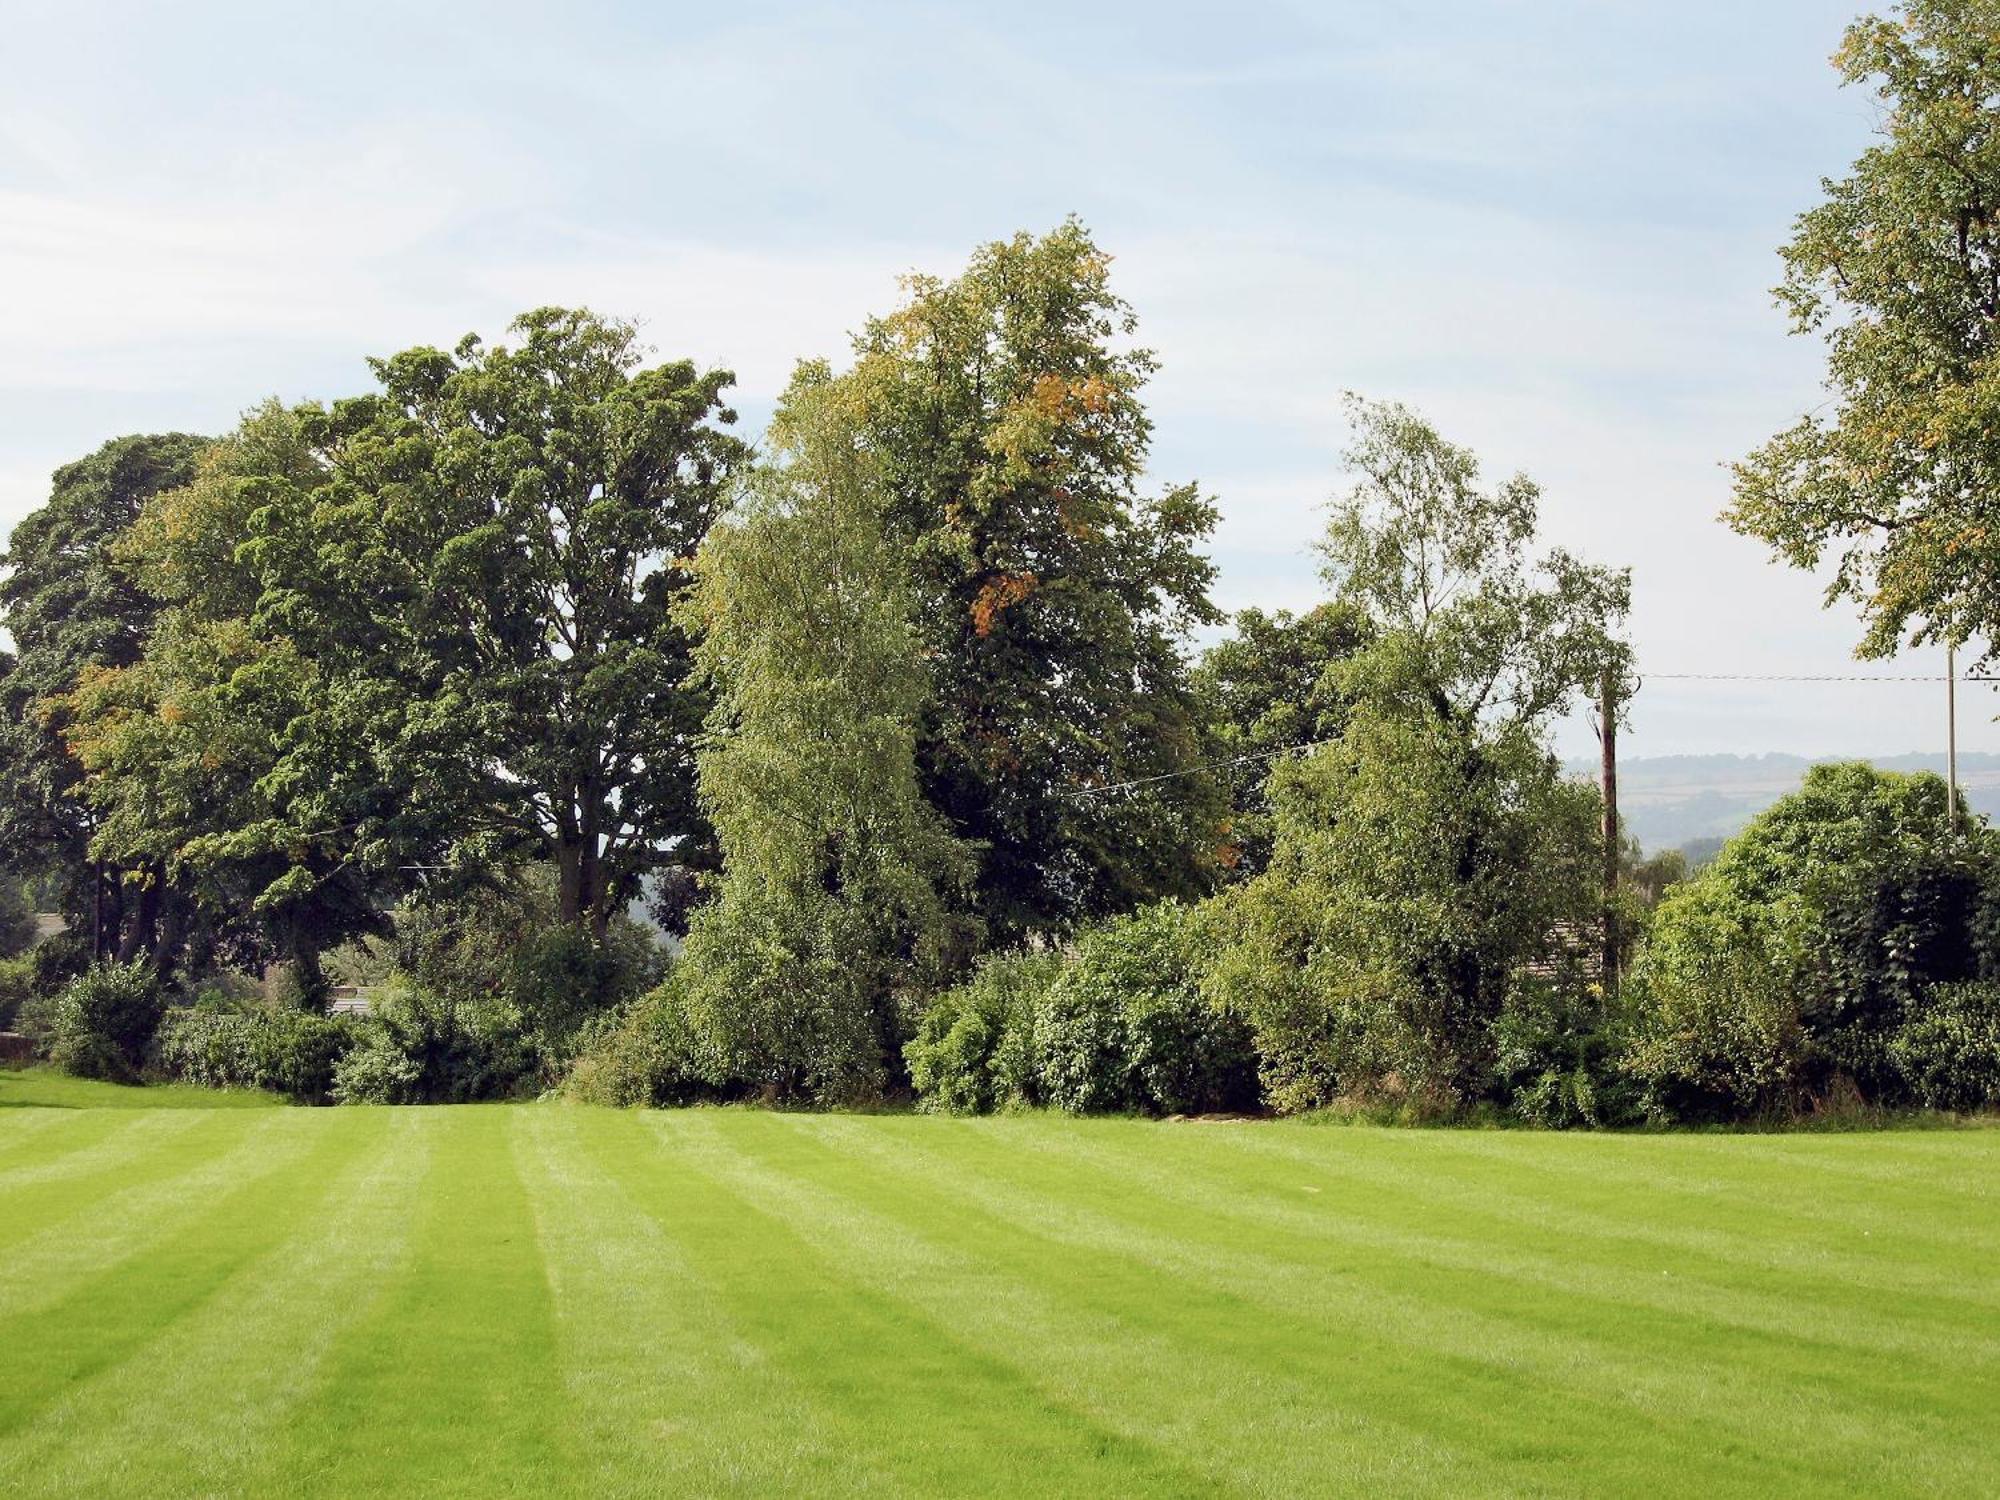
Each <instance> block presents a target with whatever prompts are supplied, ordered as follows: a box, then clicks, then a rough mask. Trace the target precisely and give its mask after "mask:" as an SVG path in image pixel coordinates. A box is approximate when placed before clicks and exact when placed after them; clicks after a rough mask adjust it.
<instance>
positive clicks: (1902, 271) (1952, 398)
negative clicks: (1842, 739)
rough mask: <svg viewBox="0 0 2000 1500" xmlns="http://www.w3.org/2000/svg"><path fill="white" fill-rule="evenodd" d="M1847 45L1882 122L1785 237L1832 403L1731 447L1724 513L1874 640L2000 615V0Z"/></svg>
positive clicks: (1790, 302) (1937, 635) (1876, 22)
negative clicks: (1817, 574) (1816, 578)
mask: <svg viewBox="0 0 2000 1500" xmlns="http://www.w3.org/2000/svg"><path fill="white" fill-rule="evenodd" d="M1834 62H1835V65H1836V66H1837V67H1838V68H1839V70H1840V74H1841V77H1842V79H1843V80H1844V81H1845V82H1846V83H1848V84H1850V85H1858V84H1872V86H1873V88H1874V91H1875V93H1876V96H1877V97H1878V98H1879V99H1880V100H1881V102H1882V114H1881V126H1880V139H1879V140H1878V141H1877V143H1876V144H1875V145H1873V146H1871V147H1870V148H1869V149H1868V150H1867V151H1865V152H1864V153H1863V154H1862V155H1861V157H1860V159H1859V160H1857V161H1856V162H1855V163H1854V166H1853V169H1852V170H1851V171H1850V172H1849V173H1848V175H1847V176H1845V177H1842V178H1839V179H1835V180H1829V181H1828V182H1826V183H1825V194H1826V196H1825V199H1824V201H1823V202H1821V203H1819V204H1818V205H1816V206H1815V207H1813V208H1811V209H1809V210H1808V211H1807V212H1805V213H1803V214H1801V215H1800V216H1799V218H1798V220H1797V223H1796V225H1795V228H1794V232H1793V236H1792V239H1791V241H1790V243H1789V244H1787V245H1786V246H1785V247H1784V252H1783V253H1784V258H1785V278H1784V280H1783V282H1782V283H1781V284H1780V285H1779V287H1778V289H1777V296H1778V299H1779V302H1780V304H1781V305H1782V306H1783V307H1784V308H1785V309H1786V310H1787V311H1788V312H1789V313H1790V315H1791V319H1792V323H1793V326H1794V328H1795V329H1796V330H1797V331H1798V332H1800V333H1816V334H1818V335H1820V336H1821V337H1822V338H1823V339H1824V340H1825V343H1826V347H1827V387H1828V392H1829V398H1830V399H1829V400H1828V401H1827V402H1826V403H1825V405H1824V407H1823V408H1821V409H1817V410H1815V411H1814V412H1812V413H1810V414H1808V415H1807V416H1806V417H1804V418H1802V419H1801V420H1800V421H1799V422H1798V423H1797V424H1796V425H1794V426H1793V427H1791V428H1789V429H1787V430H1786V431H1784V432H1781V433H1779V434H1778V435H1777V436H1775V437H1773V438H1772V439H1771V440H1770V441H1769V442H1768V443H1766V444H1765V445H1764V446H1763V447H1762V448H1760V449H1758V450H1757V451H1756V452H1755V453H1753V454H1751V455H1750V456H1749V457H1747V458H1746V459H1744V460H1743V461H1742V462H1741V463H1739V464H1738V465H1737V466H1736V495H1735V501H1734V504H1733V505H1732V506H1731V508H1730V510H1729V511H1728V520H1729V522H1730V524H1731V525H1733V526H1734V527H1736V529H1737V530H1739V531H1741V532H1743V533H1745V534H1746V535H1749V536H1754V537H1758V538H1761V539H1762V540H1764V541H1766V542H1768V543H1769V544H1770V545H1771V546H1772V548H1773V549H1774V550H1775V551H1776V552H1777V553H1778V554H1779V556H1781V557H1783V558H1784V559H1785V560H1786V561H1788V562H1790V563H1792V564H1794V565H1795V566H1798V567H1801V568H1811V567H1816V566H1818V565H1820V564H1821V562H1822V561H1823V560H1825V559H1828V558H1829V557H1830V558H1831V559H1833V561H1834V563H1835V571H1834V575H1833V579H1832V582H1831V584H1830V587H1829V599H1850V600H1852V601H1854V602H1855V603H1856V604H1858V605H1859V606H1860V608H1861V610H1862V615H1863V620H1864V623H1865V633H1864V635H1863V637H1862V641H1861V650H1862V651H1863V653H1865V654H1868V655H1875V656H1882V655H1888V654H1890V653H1891V652H1893V651H1895V650H1896V649H1897V648H1898V646H1900V645H1901V644H1902V643H1903V641H1904V640H1905V639H1909V640H1912V641H1918V642H1921V641H1927V640H1944V641H1950V642H1954V643H1960V642H1964V641H1966V640H1968V639H1971V638H1973V637H1976V636H1977V637H1984V638H1986V639H1987V640H1989V641H1990V640H1991V639H1993V638H1994V636H1995V633H1996V626H2000V567H1996V562H1997V561H2000V439H1997V438H1996V434H2000V342H1996V335H2000V221H1996V217H1995V216H1996V213H2000V4H1996V3H1995V0H1910V3H1908V4H1906V5H1904V6H1903V7H1902V9H1901V11H1900V13H1899V14H1898V15H1897V16H1895V17H1894V18H1890V19H1884V18H1882V17H1879V16H1869V17H1865V18H1863V19H1862V20H1859V21H1857V22H1855V23H1854V25H1853V26H1852V27H1850V28H1849V29H1848V31H1847V34H1846V38H1845V40H1844V41H1843V42H1842V44H1841V48H1840V51H1839V52H1838V53H1837V54H1836V55H1835V58H1834Z"/></svg>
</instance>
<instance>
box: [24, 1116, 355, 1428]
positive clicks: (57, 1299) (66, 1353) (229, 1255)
mask: <svg viewBox="0 0 2000 1500" xmlns="http://www.w3.org/2000/svg"><path fill="white" fill-rule="evenodd" d="M264 1118H267V1119H268V1118H273V1117H271V1116H266V1117H264ZM275 1119H277V1120H279V1121H287V1122H293V1123H291V1126H290V1129H289V1131H287V1132H284V1134H286V1135H289V1137H290V1139H289V1140H287V1139H282V1138H279V1137H280V1132H279V1131H278V1130H277V1129H276V1128H275V1127H272V1128H266V1129H262V1130H251V1131H246V1132H245V1133H244V1137H243V1139H242V1141H241V1143H240V1144H239V1146H238V1147H237V1149H235V1150H233V1151H228V1152H224V1153H222V1154H221V1155H219V1156H214V1157H211V1158H209V1159H208V1161H207V1163H206V1164H205V1167H204V1168H201V1169H197V1170H196V1171H193V1172H189V1173H185V1174H183V1175H182V1176H180V1177H179V1178H177V1179H175V1180H174V1181H173V1182H172V1183H170V1184H164V1185H162V1186H161V1187H158V1188H149V1189H144V1190H139V1191H143V1192H145V1193H147V1194H148V1195H149V1196H148V1197H147V1198H146V1199H145V1200H144V1206H145V1208H146V1209H148V1210H150V1211H151V1212H152V1213H153V1214H156V1215H158V1216H159V1217H160V1218H161V1219H163V1220H170V1221H171V1222H172V1223H173V1225H174V1226H175V1227H174V1228H172V1229H171V1230H170V1231H169V1232H166V1233H160V1234H148V1233H147V1230H148V1229H150V1228H153V1227H154V1226H152V1225H149V1224H148V1223H146V1222H145V1220H144V1219H143V1218H140V1217H138V1216H137V1215H135V1214H134V1213H132V1212H130V1211H129V1210H130V1209H131V1208H132V1207H133V1205H128V1206H127V1207H128V1212H127V1213H126V1214H125V1215H124V1216H123V1218H122V1220H114V1221H112V1223H111V1224H108V1225H107V1226H106V1227H105V1230H104V1231H101V1232H108V1233H114V1234H116V1233H121V1232H122V1234H123V1235H124V1236H127V1238H126V1239H125V1242H124V1243H123V1244H120V1245H118V1246H117V1249H116V1251H114V1253H113V1256H112V1258H111V1269H110V1270H108V1271H104V1270H101V1269H100V1266H99V1264H98V1262H97V1258H96V1257H84V1256H76V1257H72V1258H71V1259H70V1260H69V1261H68V1262H67V1263H64V1262H62V1261H59V1260H58V1261H55V1262H54V1263H53V1266H52V1268H51V1271H50V1274H51V1275H52V1276H53V1277H54V1278H55V1279H54V1281H53V1285H45V1286H41V1287H39V1288H38V1290H39V1291H40V1292H41V1293H42V1296H41V1297H40V1298H39V1299H37V1305H36V1306H35V1307H34V1309H33V1310H32V1311H27V1312H16V1311H15V1310H14V1309H15V1307H16V1306H17V1303H16V1302H15V1300H14V1299H13V1298H12V1297H11V1296H0V1349H4V1350H5V1351H6V1352H7V1378H6V1380H5V1382H4V1384H0V1435H4V1434H6V1433H8V1432H11V1431H12V1430H14V1429H16V1428H18V1427H20V1426H21V1425H22V1424H23V1423H25V1422H26V1421H28V1420H29V1418H31V1417H32V1416H33V1415H34V1414H35V1413H36V1412H38V1411H39V1410H41V1409H42V1408H43V1407H44V1406H46V1405H47V1404H48V1403H50V1402H51V1401H53V1400H55V1399H56V1398H57V1397H59V1396H60V1395H62V1394H63V1393H64V1392H66V1391H67V1390H69V1389H70V1388H71V1387H73V1386H75V1385H77V1384H78V1383H80V1382H82V1381H84V1380H87V1379H89V1378H90V1377H92V1376H94V1375H95V1374H97V1373H98V1372H99V1371H101V1370H103V1369H106V1368H108V1367H109V1366H111V1365H114V1364H116V1363H117V1362H118V1361H120V1360H122V1359H125V1358H128V1357H129V1356H130V1355H132V1354H133V1353H134V1352H135V1351H137V1350H139V1349H142V1348H144V1347H145V1345H146V1344H147V1343H149V1342H150V1341H151V1340H153V1339H154V1338H157V1337H158V1336H159V1335H160V1334H161V1332H162V1331H163V1330H165V1329H166V1328H167V1327H168V1326H169V1325H171V1324H172V1323H173V1322H174V1321H175V1320H176V1319H178V1318H181V1317H183V1316H185V1315H186V1314H187V1313H189V1312H190V1311H192V1310H193V1309H194V1308H196V1307H198V1306H200V1305H201V1304H202V1303H203V1302H205V1301H206V1300H207V1299H209V1298H211V1297H214V1296H216V1295H217V1294H218V1293H220V1292H221V1291H222V1290H223V1289H224V1288H225V1287H226V1286H228V1284H229V1283H230V1281H231V1279H232V1278H233V1277H234V1276H235V1275H236V1274H237V1272H238V1271H240V1270H241V1269H242V1268H243V1267H244V1266H246V1265H249V1264H251V1263H253V1262H254V1261H256V1260H257V1259H259V1258H260V1257H261V1256H262V1255H263V1254H264V1253H265V1252H266V1251H267V1250H269V1249H270V1248H271V1247H272V1246H273V1245H275V1244H278V1243H280V1242H281V1241H282V1240H283V1239H284V1238H285V1237H286V1235H287V1234H288V1232H289V1225H290V1224H291V1223H292V1219H293V1215H295V1214H299V1213H305V1212H311V1211H323V1206H324V1205H325V1203H326V1200H327V1198H328V1195H329V1183H330V1180H331V1179H332V1178H333V1177H334V1176H336V1175H337V1174H338V1173H339V1171H340V1169H341V1168H342V1167H343V1166H344V1165H345V1164H346V1163H347V1162H349V1161H351V1160H353V1159H354V1158H355V1157H356V1156H358V1155H359V1154H361V1153H362V1152H363V1151H364V1150H365V1149H366V1147H367V1141H368V1136H367V1134H366V1133H364V1132H361V1131H332V1130H323V1129H315V1128H314V1122H313V1121H312V1120H311V1118H310V1117H309V1116H307V1115H305V1114H304V1113H303V1112H301V1113H299V1114H294V1115H279V1116H275ZM260 1147H261V1148H262V1149H259V1148H260ZM287 1147H291V1148H292V1149H290V1150H287V1149H286V1148H287ZM231 1168H233V1170H232V1169H231ZM135 1240H136V1241H138V1242H140V1243H139V1244H138V1245H137V1246H135V1244H134V1243H133V1242H134V1241H135ZM82 1243H85V1244H89V1243H92V1242H91V1241H88V1240H85V1241H83V1242H82ZM118 1252H123V1253H118ZM142 1252H143V1253H142ZM43 1260H44V1264H48V1263H49V1260H50V1258H49V1257H44V1258H43ZM4 1270H5V1271H7V1272H9V1273H17V1274H18V1273H20V1272H21V1270H22V1265H21V1263H20V1262H18V1261H17V1262H12V1263H9V1264H8V1265H6V1266H5V1267H4ZM65 1272H66V1273H68V1274H67V1275H66V1276H65V1275H64V1274H63V1273H65ZM9 1279H10V1280H11V1279H16V1275H10V1277H9Z"/></svg>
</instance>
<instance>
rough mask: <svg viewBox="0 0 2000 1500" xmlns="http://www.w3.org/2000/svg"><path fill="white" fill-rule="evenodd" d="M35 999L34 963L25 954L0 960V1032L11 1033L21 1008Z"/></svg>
mask: <svg viewBox="0 0 2000 1500" xmlns="http://www.w3.org/2000/svg"><path fill="white" fill-rule="evenodd" d="M34 997H35V961H34V959H32V958H31V957H29V956H28V955H27V954H25V953H24V954H22V955H21V956H20V957H19V958H0V1031H13V1030H15V1029H16V1026H17V1022H18V1020H19V1017H20V1015H21V1011H22V1008H23V1007H24V1006H26V1005H27V1004H28V1003H29V1002H30V1001H31V1000H33V999H34Z"/></svg>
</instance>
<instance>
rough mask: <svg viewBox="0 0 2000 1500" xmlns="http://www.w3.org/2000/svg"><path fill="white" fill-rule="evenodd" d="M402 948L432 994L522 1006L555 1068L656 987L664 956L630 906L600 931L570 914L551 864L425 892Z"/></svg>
mask: <svg viewBox="0 0 2000 1500" xmlns="http://www.w3.org/2000/svg"><path fill="white" fill-rule="evenodd" d="M395 954H396V959H397V965H398V967H399V968H400V969H401V971H402V972H403V973H404V974H405V975H407V976H408V977H409V979H410V980H411V982H412V983H413V984H414V985H415V987H416V988H418V989H419V990H422V991H424V992H425V993H428V994H433V995H444V996H449V997H452V998H454V999H460V1000H498V1001H504V1002H506V1003H507V1004H509V1005H512V1006H513V1007H515V1008H516V1009H517V1010H519V1011H520V1012H521V1015H522V1017H523V1020H524V1023H525V1025H526V1026H527V1027H528V1029H529V1031H530V1032H531V1033H532V1034H533V1036H534V1039H535V1044H536V1048H537V1051H538V1052H539V1053H540V1054H541V1056H542V1058H543V1060H544V1066H545V1069H546V1070H547V1071H548V1072H549V1073H550V1074H551V1075H553V1074H555V1073H559V1072H560V1071H561V1069H562V1068H563V1067H564V1066H565V1065H566V1064H567V1062H568V1060H569V1058H570V1057H571V1056H572V1055H573V1053H574V1051H575V1049H576V1047H577V1044H578V1039H579V1036H580V1034H581V1033H582V1032H583V1030H584V1029H585V1028H586V1027H588V1026H589V1025H590V1023H591V1022H592V1021H593V1020H594V1019H595V1018H596V1017H598V1016H600V1015H603V1014H606V1013H608V1012H610V1011H613V1010H615V1009H616V1008H617V1007H619V1006H620V1005H622V1004H624V1003H625V1002H626V1001H628V1000H631V999H632V998H633V997H635V996H637V995H639V994H642V993H644V992H645V991H646V990H647V989H649V988H651V987H652V986H653V985H654V984H656V983H657V982H658V981H659V979H660V976H661V973H662V971H663V968H664V964H665V954H664V952H663V950H662V949H661V947H660V945H659V944H658V943H657V942H655V940H654V938H653V934H652V933H651V932H650V931H649V930H648V929H646V928H645V927H643V926H641V925H640V924H639V923H637V922H635V921H633V920H632V919H631V918H629V917H627V916H625V915H624V914H623V913H620V914H619V915H617V916H615V917H613V918H612V919H611V920H610V921H609V922H607V923H606V924H605V930H604V933H603V935H602V936H601V937H600V936H598V935H596V934H593V933H592V932H590V931H589V930H588V929H587V928H585V927H581V926H578V925H576V924H572V923H565V922H563V921H561V919H560V913H559V908H558V882H557V880H556V875H555V872H554V871H553V870H550V869H549V868H547V867H546V866H543V867H539V868H530V869H525V870H514V871H508V872H504V873H503V874H502V876H501V877H500V878H499V879H498V880H497V881H494V882H482V883H480V884H478V885H476V886H474V887H472V888H471V889H467V890H452V889H446V890H444V891H441V892H435V893H430V892H427V893H425V894H424V895H423V896H421V897H420V898H419V899H418V900H416V901H414V902H412V903H411V904H410V905H409V906H407V907H405V908H404V909H403V910H402V911H401V912H399V913H398V915H397V921H396V945H395Z"/></svg>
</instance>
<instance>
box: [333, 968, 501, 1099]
mask: <svg viewBox="0 0 2000 1500" xmlns="http://www.w3.org/2000/svg"><path fill="white" fill-rule="evenodd" d="M534 1072H535V1052H534V1047H533V1045H532V1043H531V1042H530V1040H529V1038H528V1036H527V1033H526V1028H525V1027H524V1025H523V1021H522V1016H521V1013H520V1011H519V1010H517V1009H516V1008H515V1007H513V1006H512V1005H509V1004H507V1003H506V1002H504V1001H495V1000H483V1001H480V1000H453V999H447V998H445V997H442V996H437V995H427V994H424V993H423V992H422V991H420V990H406V991H404V992H403V993H402V994H399V995H395V996H392V997H391V998H390V999H388V1000H387V1001H385V1002H384V1003H383V1004H382V1006H381V1007H380V1008H379V1009H378V1010H377V1011H376V1013H375V1014H374V1015H372V1016H370V1017H369V1018H368V1019H367V1021H365V1022H364V1023H362V1025H361V1027H360V1028H359V1042H358V1044H357V1045H356V1046H355V1047H354V1048H353V1049H352V1050H351V1051H349V1052H348V1053H347V1054H346V1055H345V1056H344V1057H342V1058H341V1059H340V1061H339V1063H338V1064H336V1065H335V1067H334V1070H333V1086H332V1094H333V1097H334V1099H335V1100H337V1101H338V1102H339V1103H342V1104H465V1103H470V1102H473V1101H475V1100H480V1099H502V1098H507V1097H509V1096H512V1095H516V1094H519V1093H520V1092H521V1091H522V1090H523V1089H524V1087H526V1086H527V1085H528V1084H529V1083H530V1082H531V1081H532V1079H533V1077H534Z"/></svg>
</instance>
